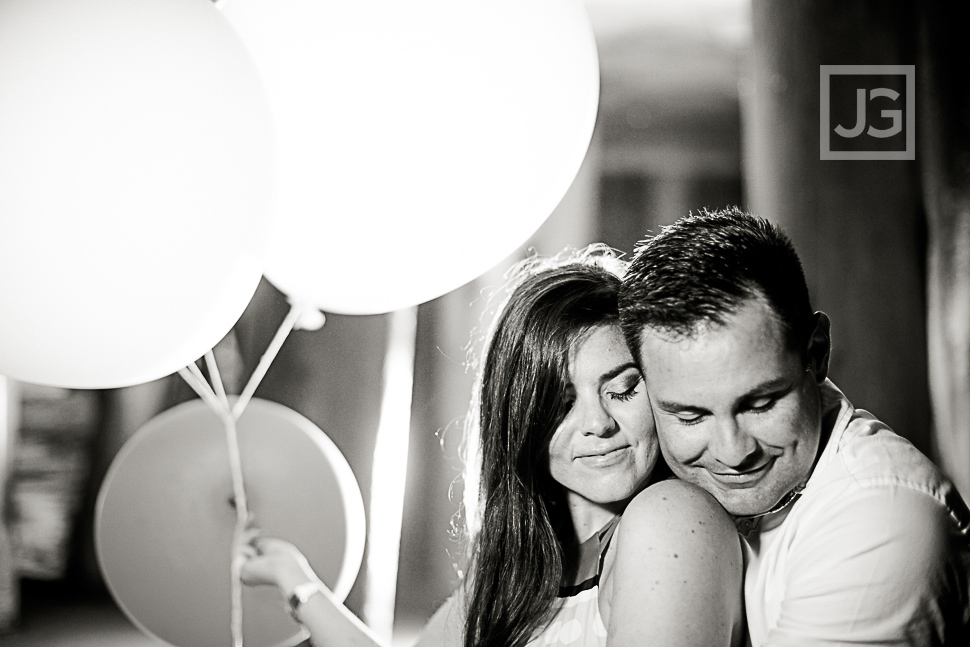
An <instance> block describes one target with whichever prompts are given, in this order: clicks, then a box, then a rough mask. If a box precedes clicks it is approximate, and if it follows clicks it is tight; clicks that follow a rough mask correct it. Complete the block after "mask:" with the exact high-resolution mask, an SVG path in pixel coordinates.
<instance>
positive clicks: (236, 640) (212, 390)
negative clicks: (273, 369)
mask: <svg viewBox="0 0 970 647" xmlns="http://www.w3.org/2000/svg"><path fill="white" fill-rule="evenodd" d="M323 321H324V319H323V316H322V314H321V313H319V312H318V311H315V310H309V309H307V307H306V306H304V305H301V304H297V303H293V304H292V306H291V308H290V311H289V313H287V315H286V317H285V318H284V319H283V323H281V324H280V327H279V329H278V330H277V331H276V334H275V335H274V336H273V339H272V341H271V342H270V344H269V346H268V347H267V349H266V351H265V352H264V353H263V355H262V357H260V360H259V363H258V364H257V366H256V369H255V370H254V371H253V374H252V375H251V376H250V378H249V381H248V382H247V383H246V387H245V388H244V389H243V392H242V394H241V395H240V396H239V398H238V399H237V400H236V402H235V404H234V405H232V404H230V402H229V396H228V395H227V394H226V389H225V385H224V384H223V382H222V377H221V375H220V373H219V365H218V364H217V363H216V358H215V355H214V354H213V352H212V351H209V352H208V353H206V354H205V361H206V368H208V370H209V377H210V378H211V380H212V386H211V387H210V386H209V383H208V382H207V381H206V379H205V376H204V375H203V374H202V371H201V370H200V369H199V367H198V366H197V365H196V364H195V363H194V362H193V363H192V364H189V365H188V366H186V367H185V368H183V369H180V370H179V375H181V376H182V379H184V380H185V382H186V383H187V384H188V385H189V386H190V387H192V390H193V391H195V392H196V393H197V394H198V396H199V397H200V398H202V400H203V401H204V402H205V403H206V404H207V405H208V406H209V408H210V409H211V410H212V411H213V412H214V413H215V414H216V415H217V416H219V418H220V420H222V424H223V427H224V429H225V431H226V444H227V445H228V447H229V471H230V474H231V477H232V490H233V499H234V502H235V508H236V527H235V530H234V532H233V538H232V560H231V573H230V578H231V579H230V594H231V609H230V614H231V615H230V628H231V632H232V644H233V647H243V608H242V580H241V577H240V575H241V572H242V566H243V560H242V559H238V558H237V549H238V547H239V546H240V544H241V543H242V541H243V538H244V537H245V533H246V529H247V526H248V525H249V519H250V516H249V508H248V505H247V502H246V487H245V481H244V479H243V470H242V455H241V453H240V451H239V435H238V430H237V428H236V421H237V420H238V419H239V417H240V416H241V415H242V414H243V411H245V409H246V405H247V404H249V401H250V400H251V399H252V397H253V394H254V393H255V392H256V388H257V387H258V386H259V383H260V382H261V381H262V379H263V377H265V375H266V372H267V371H268V370H269V367H270V365H271V364H272V363H273V360H274V359H275V358H276V355H277V354H278V353H279V350H280V348H281V347H282V346H283V342H284V341H286V337H287V336H288V335H289V333H290V331H291V330H293V329H294V328H298V329H299V328H303V329H307V330H314V329H316V328H319V327H320V326H322V325H323ZM301 324H302V325H301Z"/></svg>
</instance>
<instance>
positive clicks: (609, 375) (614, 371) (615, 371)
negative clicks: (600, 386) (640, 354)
mask: <svg viewBox="0 0 970 647" xmlns="http://www.w3.org/2000/svg"><path fill="white" fill-rule="evenodd" d="M631 368H633V369H636V370H637V371H638V372H639V371H640V367H638V366H637V365H636V363H635V362H632V361H630V362H627V363H626V364H620V365H619V366H615V367H613V368H611V369H610V370H608V371H607V372H605V373H603V374H602V375H600V382H601V383H602V382H609V381H610V380H612V379H613V378H614V377H616V376H617V375H619V374H620V373H624V372H626V371H628V370H630V369H631Z"/></svg>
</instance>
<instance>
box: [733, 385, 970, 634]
mask: <svg viewBox="0 0 970 647" xmlns="http://www.w3.org/2000/svg"><path fill="white" fill-rule="evenodd" d="M822 398H823V399H822V407H823V421H822V428H823V431H824V430H826V429H831V435H830V436H829V438H828V441H827V444H826V446H825V448H824V450H823V452H822V454H821V456H820V457H819V460H818V463H817V464H816V466H815V469H814V471H813V472H812V475H811V477H810V478H809V480H808V482H807V484H806V486H805V489H804V491H803V492H802V494H801V496H800V497H799V498H798V499H796V500H795V502H794V503H792V504H791V505H789V506H788V507H787V508H785V509H783V510H781V511H779V512H776V513H774V514H771V515H766V516H764V517H761V518H760V519H757V520H750V519H747V520H746V519H743V518H740V519H738V520H737V524H738V530H739V532H741V534H742V539H743V541H742V545H743V547H744V553H745V587H744V588H745V604H746V613H747V618H748V631H749V634H750V642H751V645H752V646H753V647H780V646H782V645H785V646H789V645H790V646H793V647H794V646H798V647H811V646H820V645H862V644H865V645H914V646H916V645H918V646H924V645H955V646H956V645H960V646H970V632H968V625H970V603H968V598H970V595H968V588H970V575H968V572H970V536H968V529H970V512H968V510H967V507H966V505H965V504H964V502H963V500H962V499H961V498H960V495H959V494H958V493H957V491H956V488H955V487H954V486H953V484H952V483H951V482H950V481H949V480H948V479H947V478H946V477H945V476H943V475H942V474H941V473H940V471H939V470H938V469H937V468H936V467H935V466H934V465H933V464H932V463H931V462H930V461H929V459H927V458H926V457H925V456H923V455H922V454H921V453H919V452H918V451H917V450H916V449H915V448H914V447H913V446H912V445H911V444H910V443H909V441H907V440H905V439H903V438H901V437H900V436H898V435H896V434H895V433H893V431H892V430H891V429H890V428H889V427H887V426H886V425H885V424H883V423H881V422H879V421H878V420H876V419H875V418H874V417H873V416H872V415H871V414H870V413H868V412H866V411H863V410H857V409H855V408H854V407H853V406H852V405H851V404H850V403H849V401H848V400H846V399H845V396H843V395H842V393H841V392H840V391H839V390H838V389H837V388H836V387H835V385H834V384H832V383H831V382H829V381H826V383H825V384H824V385H823V386H822ZM968 431H970V430H968ZM823 438H824V435H823Z"/></svg>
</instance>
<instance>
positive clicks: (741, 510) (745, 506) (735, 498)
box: [708, 490, 785, 517]
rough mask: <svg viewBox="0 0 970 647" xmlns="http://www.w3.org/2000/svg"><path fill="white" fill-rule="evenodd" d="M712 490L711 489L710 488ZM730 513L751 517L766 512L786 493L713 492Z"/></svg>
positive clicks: (751, 491) (750, 491) (736, 515)
mask: <svg viewBox="0 0 970 647" xmlns="http://www.w3.org/2000/svg"><path fill="white" fill-rule="evenodd" d="M708 491H709V492H711V491H710V490H708ZM711 495H712V496H713V497H714V498H715V499H717V501H718V503H720V504H721V507H723V508H724V509H725V510H727V512H728V514H730V515H732V516H735V517H750V516H752V515H758V514H764V513H766V512H768V511H770V510H771V509H772V508H774V507H775V506H776V505H778V504H779V503H780V502H781V500H782V499H783V498H784V496H785V495H781V496H776V495H774V494H772V493H768V492H756V491H753V490H735V491H728V492H725V491H724V490H720V491H717V492H711Z"/></svg>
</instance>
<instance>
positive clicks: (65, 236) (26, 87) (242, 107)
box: [0, 0, 276, 388]
mask: <svg viewBox="0 0 970 647" xmlns="http://www.w3.org/2000/svg"><path fill="white" fill-rule="evenodd" d="M0 142H2V144H0V217H2V219H3V233H2V235H0V303H2V304H3V307H2V309H0V339H2V340H3V343H2V346H0V373H3V374H6V375H10V376H12V377H15V378H18V379H21V380H25V381H28V382H37V383H41V384H50V385H55V386H63V387H78V388H105V387H117V386H126V385H131V384H137V383H141V382H147V381H149V380H152V379H155V378H158V377H162V376H164V375H168V374H170V373H172V372H173V371H175V370H177V369H178V368H180V367H182V366H185V365H186V364H188V363H189V362H193V361H195V360H196V359H198V358H199V357H200V356H201V355H202V354H203V353H205V352H206V351H207V350H209V349H211V348H212V347H213V346H214V345H215V344H216V343H218V342H219V340H220V339H221V338H222V337H223V336H224V335H225V334H226V333H227V332H228V331H229V329H230V328H231V327H232V325H233V323H235V321H236V319H238V318H239V316H240V315H241V314H242V311H243V309H244V308H245V307H246V305H247V303H248V302H249V299H250V298H251V297H252V294H253V292H254V291H255V289H256V285H257V283H258V281H259V277H260V274H261V273H262V269H263V261H264V258H265V253H266V243H265V239H266V238H267V236H268V232H269V227H270V216H271V214H272V206H273V200H274V191H275V173H276V165H275V159H274V156H275V144H274V142H273V133H272V119H271V116H270V112H269V106H268V102H267V99H266V95H265V91H264V90H263V87H262V84H261V80H260V77H259V74H258V72H257V71H256V68H255V66H254V65H253V63H252V60H251V59H250V58H249V54H248V52H247V51H246V48H245V46H244V45H243V44H242V42H241V41H240V40H239V37H238V36H237V35H236V33H235V32H234V31H233V29H232V27H231V26H230V25H229V24H228V22H227V21H226V19H225V17H224V16H223V15H222V14H221V13H220V12H219V11H218V10H217V9H216V8H215V7H213V6H212V3H211V2H208V1H203V0H72V1H70V2H65V1H64V0H0Z"/></svg>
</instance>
